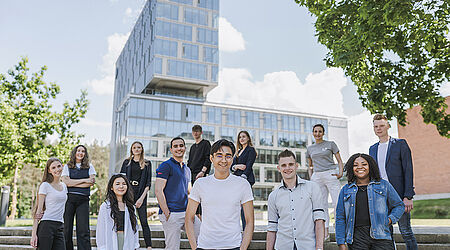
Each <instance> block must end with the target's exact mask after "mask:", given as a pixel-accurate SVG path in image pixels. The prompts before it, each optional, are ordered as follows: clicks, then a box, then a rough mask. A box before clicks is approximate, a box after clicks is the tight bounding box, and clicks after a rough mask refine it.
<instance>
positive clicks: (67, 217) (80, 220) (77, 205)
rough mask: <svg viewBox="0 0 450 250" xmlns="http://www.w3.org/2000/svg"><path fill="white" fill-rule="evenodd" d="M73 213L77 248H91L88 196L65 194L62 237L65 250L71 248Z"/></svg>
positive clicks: (89, 249) (70, 249)
mask: <svg viewBox="0 0 450 250" xmlns="http://www.w3.org/2000/svg"><path fill="white" fill-rule="evenodd" d="M75 215H76V220H77V249H78V250H91V236H90V230H89V196H85V195H81V194H70V193H69V194H67V202H66V210H65V211H64V225H65V226H64V237H65V239H66V249H67V250H73V241H72V237H73V217H74V216H75Z"/></svg>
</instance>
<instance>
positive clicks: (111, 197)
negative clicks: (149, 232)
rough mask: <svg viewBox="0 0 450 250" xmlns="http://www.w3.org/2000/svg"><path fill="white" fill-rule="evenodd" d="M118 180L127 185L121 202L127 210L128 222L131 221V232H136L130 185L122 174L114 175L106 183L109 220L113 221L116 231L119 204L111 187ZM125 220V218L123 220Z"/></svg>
mask: <svg viewBox="0 0 450 250" xmlns="http://www.w3.org/2000/svg"><path fill="white" fill-rule="evenodd" d="M118 178H122V179H124V180H125V183H126V184H127V192H126V193H125V194H124V196H123V198H122V201H123V202H124V203H125V206H126V207H127V208H128V214H129V215H130V221H131V227H132V228H133V231H134V232H135V233H136V232H137V226H136V225H137V219H136V214H135V212H134V196H133V192H132V190H131V184H130V182H129V181H128V179H127V178H126V177H125V176H124V175H122V174H115V175H113V176H111V179H109V182H108V188H107V189H106V199H105V201H108V202H109V206H110V208H111V218H112V219H113V220H114V228H116V229H117V225H118V221H117V220H118V218H119V216H118V215H119V203H118V201H117V197H116V194H115V193H114V191H113V190H112V187H113V185H114V181H115V180H116V179H118ZM125 219H126V218H125Z"/></svg>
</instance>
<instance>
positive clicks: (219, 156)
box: [210, 146, 233, 173]
mask: <svg viewBox="0 0 450 250" xmlns="http://www.w3.org/2000/svg"><path fill="white" fill-rule="evenodd" d="M210 159H211V162H212V164H213V166H214V170H215V171H217V172H220V173H225V172H230V167H231V164H232V163H233V151H232V150H231V148H230V147H225V146H223V147H221V148H220V149H219V151H217V152H216V153H214V154H213V155H211V156H210Z"/></svg>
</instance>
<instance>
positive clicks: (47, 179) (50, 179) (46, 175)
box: [31, 157, 62, 218]
mask: <svg viewBox="0 0 450 250" xmlns="http://www.w3.org/2000/svg"><path fill="white" fill-rule="evenodd" d="M55 161H57V162H59V163H61V160H60V159H58V158H56V157H52V158H49V159H48V160H47V164H45V169H44V174H43V175H42V181H41V184H42V183H44V182H48V183H52V182H53V180H54V178H53V175H52V174H51V173H49V171H48V170H49V168H50V166H51V165H52V163H53V162H55ZM61 164H62V163H61ZM40 186H41V185H40V184H39V187H40ZM38 205H39V192H38V193H37V194H36V201H35V204H34V206H33V210H32V211H31V213H32V215H33V218H34V216H35V215H36V211H37V207H38ZM42 211H45V203H44V207H43V208H42Z"/></svg>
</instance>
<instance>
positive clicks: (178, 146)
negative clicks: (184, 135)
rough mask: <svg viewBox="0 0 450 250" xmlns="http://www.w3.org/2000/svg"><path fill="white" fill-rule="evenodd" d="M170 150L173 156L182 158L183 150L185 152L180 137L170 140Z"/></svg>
mask: <svg viewBox="0 0 450 250" xmlns="http://www.w3.org/2000/svg"><path fill="white" fill-rule="evenodd" d="M170 152H171V153H172V155H173V157H174V158H178V159H182V158H183V156H184V152H186V146H185V145H184V141H183V140H181V139H177V140H174V141H173V142H172V146H171V147H170Z"/></svg>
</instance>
